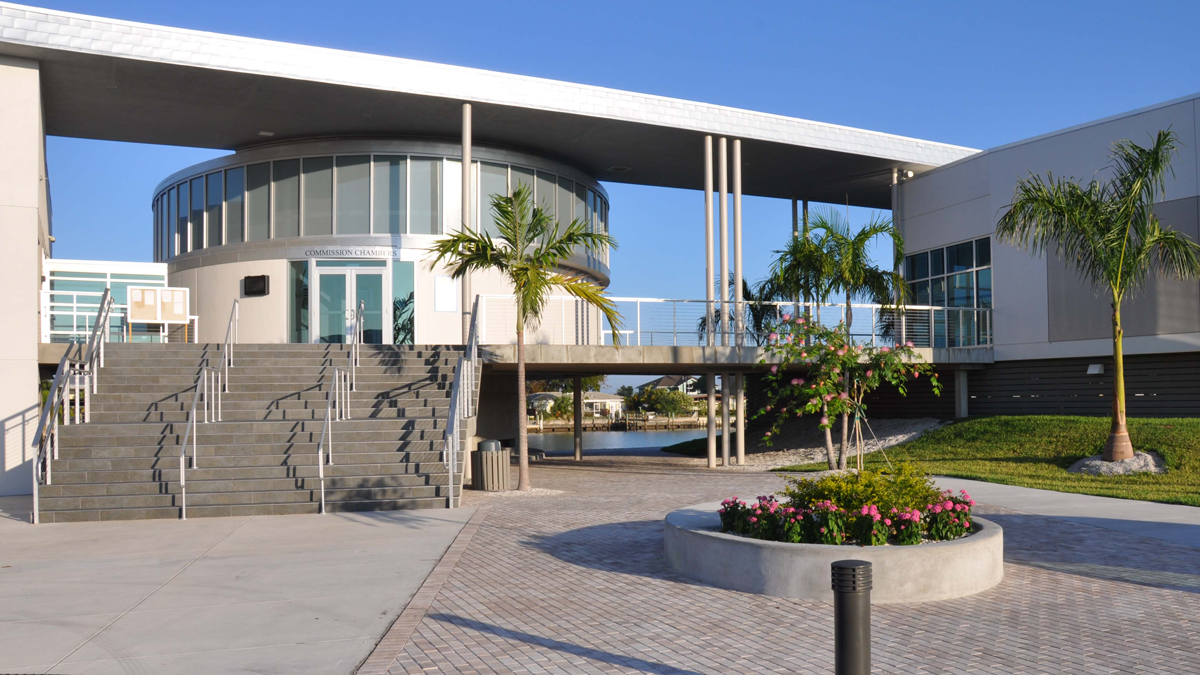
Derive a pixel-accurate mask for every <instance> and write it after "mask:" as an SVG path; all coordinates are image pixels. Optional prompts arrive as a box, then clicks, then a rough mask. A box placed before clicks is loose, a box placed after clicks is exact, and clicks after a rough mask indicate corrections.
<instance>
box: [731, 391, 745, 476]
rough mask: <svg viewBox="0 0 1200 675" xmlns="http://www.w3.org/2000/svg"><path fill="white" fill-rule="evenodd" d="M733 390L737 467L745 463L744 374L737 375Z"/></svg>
mask: <svg viewBox="0 0 1200 675" xmlns="http://www.w3.org/2000/svg"><path fill="white" fill-rule="evenodd" d="M733 387H734V389H737V392H738V401H737V402H738V442H737V448H738V466H742V465H743V464H745V462H746V435H745V429H746V376H745V375H744V374H740V372H739V374H738V375H737V383H734V386H733Z"/></svg>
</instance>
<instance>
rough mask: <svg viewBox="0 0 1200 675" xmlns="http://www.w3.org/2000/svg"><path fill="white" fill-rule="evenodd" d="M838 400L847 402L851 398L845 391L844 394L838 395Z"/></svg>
mask: <svg viewBox="0 0 1200 675" xmlns="http://www.w3.org/2000/svg"><path fill="white" fill-rule="evenodd" d="M838 398H840V399H842V400H843V401H845V400H848V399H849V398H850V397H849V396H847V395H846V392H844V391H843V392H842V393H840V394H838Z"/></svg>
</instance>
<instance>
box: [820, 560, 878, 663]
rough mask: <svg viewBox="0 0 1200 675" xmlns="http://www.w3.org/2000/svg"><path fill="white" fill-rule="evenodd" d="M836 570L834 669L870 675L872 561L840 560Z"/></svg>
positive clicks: (833, 567)
mask: <svg viewBox="0 0 1200 675" xmlns="http://www.w3.org/2000/svg"><path fill="white" fill-rule="evenodd" d="M830 567H831V571H832V574H833V659H834V660H833V672H834V673H836V674H837V675H870V672H871V563H869V562H867V561H865V560H839V561H837V562H835V563H833V564H832V565H830Z"/></svg>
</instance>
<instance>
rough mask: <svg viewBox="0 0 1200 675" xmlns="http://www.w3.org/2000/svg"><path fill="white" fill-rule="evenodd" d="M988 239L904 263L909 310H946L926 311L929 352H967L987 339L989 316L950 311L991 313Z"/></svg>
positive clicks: (920, 255) (923, 253)
mask: <svg viewBox="0 0 1200 675" xmlns="http://www.w3.org/2000/svg"><path fill="white" fill-rule="evenodd" d="M991 265H992V253H991V239H990V238H989V237H983V238H981V239H975V240H972V241H966V242H962V243H958V244H953V245H951V246H946V247H944V248H936V249H933V250H931V251H921V252H919V253H913V254H910V255H908V256H905V258H904V277H905V279H906V280H907V281H908V284H909V288H911V289H912V295H913V300H912V304H914V305H931V306H933V307H945V308H947V309H935V310H934V311H933V312H932V326H931V342H932V346H934V347H968V346H972V345H976V344H986V343H988V342H990V339H991V330H992V329H991V325H990V317H988V315H987V314H984V313H979V312H963V311H954V308H969V309H991V307H992V268H991Z"/></svg>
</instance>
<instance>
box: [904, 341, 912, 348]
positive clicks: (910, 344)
mask: <svg viewBox="0 0 1200 675" xmlns="http://www.w3.org/2000/svg"><path fill="white" fill-rule="evenodd" d="M904 346H905V347H911V346H913V343H912V340H909V341H908V342H905V343H904Z"/></svg>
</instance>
